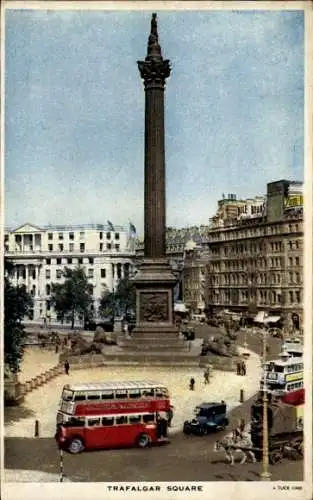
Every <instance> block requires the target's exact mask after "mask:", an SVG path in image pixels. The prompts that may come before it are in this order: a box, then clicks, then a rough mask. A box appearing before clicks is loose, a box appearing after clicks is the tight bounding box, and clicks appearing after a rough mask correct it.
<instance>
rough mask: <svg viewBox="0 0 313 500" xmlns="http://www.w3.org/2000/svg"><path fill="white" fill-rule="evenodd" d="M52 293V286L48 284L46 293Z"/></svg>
mask: <svg viewBox="0 0 313 500" xmlns="http://www.w3.org/2000/svg"><path fill="white" fill-rule="evenodd" d="M50 293H51V286H50V285H46V295H50Z"/></svg>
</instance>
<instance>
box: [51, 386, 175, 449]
mask: <svg viewBox="0 0 313 500" xmlns="http://www.w3.org/2000/svg"><path fill="white" fill-rule="evenodd" d="M170 411H171V404H170V398H169V393H168V390H167V388H166V387H165V386H164V385H162V384H159V383H155V382H150V381H135V382H110V383H108V382H107V383H102V384H100V383H99V384H81V385H65V386H64V387H63V391H62V396H61V401H60V407H59V411H58V413H57V432H56V440H57V443H58V444H59V446H61V447H62V448H64V449H66V450H68V451H69V452H70V453H80V452H81V451H83V450H84V449H93V448H119V447H127V446H135V445H137V446H139V447H141V448H144V447H146V446H148V445H151V444H155V443H159V442H164V441H166V438H165V437H164V434H166V432H163V437H162V436H161V435H160V426H161V427H162V426H163V429H164V422H166V417H165V416H166V415H168V414H169V412H170ZM162 415H163V417H162V418H161V416H162Z"/></svg>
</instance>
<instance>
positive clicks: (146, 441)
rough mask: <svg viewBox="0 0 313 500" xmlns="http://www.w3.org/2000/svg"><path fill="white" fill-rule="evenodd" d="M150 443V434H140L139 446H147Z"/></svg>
mask: <svg viewBox="0 0 313 500" xmlns="http://www.w3.org/2000/svg"><path fill="white" fill-rule="evenodd" d="M149 444H150V437H149V436H148V434H140V436H139V437H138V439H137V445H138V446H139V448H146V447H147V446H149Z"/></svg>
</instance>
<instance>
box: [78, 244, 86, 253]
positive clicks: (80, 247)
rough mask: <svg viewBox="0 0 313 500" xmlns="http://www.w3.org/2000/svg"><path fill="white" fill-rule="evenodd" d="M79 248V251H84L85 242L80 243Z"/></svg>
mask: <svg viewBox="0 0 313 500" xmlns="http://www.w3.org/2000/svg"><path fill="white" fill-rule="evenodd" d="M79 250H80V252H84V251H85V243H80V245H79Z"/></svg>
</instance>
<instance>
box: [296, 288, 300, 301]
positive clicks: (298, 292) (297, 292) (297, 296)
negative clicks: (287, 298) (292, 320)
mask: <svg viewBox="0 0 313 500" xmlns="http://www.w3.org/2000/svg"><path fill="white" fill-rule="evenodd" d="M296 302H297V303H298V304H299V303H300V302H301V296H300V291H298V290H297V291H296Z"/></svg>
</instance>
